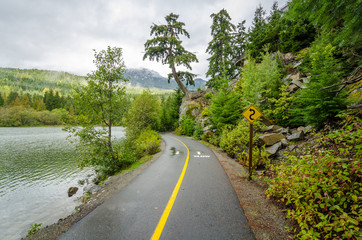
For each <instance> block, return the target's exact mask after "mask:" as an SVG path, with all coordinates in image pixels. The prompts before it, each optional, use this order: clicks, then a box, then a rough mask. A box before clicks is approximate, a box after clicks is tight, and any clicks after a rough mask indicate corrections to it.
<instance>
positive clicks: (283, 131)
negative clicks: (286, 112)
mask: <svg viewBox="0 0 362 240" xmlns="http://www.w3.org/2000/svg"><path fill="white" fill-rule="evenodd" d="M276 132H277V133H281V134H284V135H287V134H289V133H290V130H289V127H287V128H280V129H278V130H277V131H276Z"/></svg>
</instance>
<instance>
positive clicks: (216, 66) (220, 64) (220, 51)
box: [206, 9, 236, 89]
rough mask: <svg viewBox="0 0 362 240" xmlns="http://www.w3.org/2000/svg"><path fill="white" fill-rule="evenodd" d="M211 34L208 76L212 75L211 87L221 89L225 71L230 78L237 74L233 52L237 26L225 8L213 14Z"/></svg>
mask: <svg viewBox="0 0 362 240" xmlns="http://www.w3.org/2000/svg"><path fill="white" fill-rule="evenodd" d="M210 17H211V18H212V25H211V36H212V37H213V38H212V40H211V41H210V42H209V45H208V47H207V49H206V52H207V53H209V54H210V55H211V57H210V58H208V59H207V60H209V70H208V71H207V72H206V76H208V77H211V79H210V80H209V81H208V82H207V86H208V87H209V88H215V89H219V88H220V87H221V85H223V84H222V83H221V82H220V81H221V79H223V78H222V75H223V72H224V71H226V75H227V76H228V77H229V78H233V77H234V75H235V63H234V61H233V60H235V59H234V57H233V56H234V53H233V33H234V31H235V29H236V28H235V26H234V25H233V24H232V23H231V22H230V21H231V17H230V16H229V14H228V12H227V11H226V10H225V9H222V10H220V12H218V13H216V14H214V13H213V14H211V16H210Z"/></svg>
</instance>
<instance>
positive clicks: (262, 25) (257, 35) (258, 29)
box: [247, 5, 267, 58]
mask: <svg viewBox="0 0 362 240" xmlns="http://www.w3.org/2000/svg"><path fill="white" fill-rule="evenodd" d="M266 29H267V22H266V17H265V10H264V8H263V7H262V6H261V5H259V6H258V7H257V8H256V10H255V13H254V19H253V22H252V26H251V28H249V32H248V44H247V50H248V53H249V54H250V56H252V57H253V58H257V57H258V56H259V55H260V53H261V50H262V49H263V47H264V45H265V44H267V42H266V33H267V31H266Z"/></svg>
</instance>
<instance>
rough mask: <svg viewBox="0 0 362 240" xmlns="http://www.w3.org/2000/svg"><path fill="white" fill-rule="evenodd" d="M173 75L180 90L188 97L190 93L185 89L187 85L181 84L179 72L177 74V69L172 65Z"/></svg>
mask: <svg viewBox="0 0 362 240" xmlns="http://www.w3.org/2000/svg"><path fill="white" fill-rule="evenodd" d="M172 75H173V78H174V79H175V81H176V83H177V85H178V86H179V88H180V89H181V91H182V92H183V93H184V94H185V95H187V93H188V91H187V88H186V87H185V85H183V83H182V82H181V80H180V78H179V77H178V75H177V72H176V68H175V66H174V65H173V64H172Z"/></svg>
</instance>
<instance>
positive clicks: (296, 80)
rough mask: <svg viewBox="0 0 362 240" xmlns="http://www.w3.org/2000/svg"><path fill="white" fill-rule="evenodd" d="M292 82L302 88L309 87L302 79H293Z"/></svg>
mask: <svg viewBox="0 0 362 240" xmlns="http://www.w3.org/2000/svg"><path fill="white" fill-rule="evenodd" d="M292 84H295V85H297V86H298V87H300V88H307V87H306V86H305V85H304V84H303V83H302V81H299V80H298V79H292Z"/></svg>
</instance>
